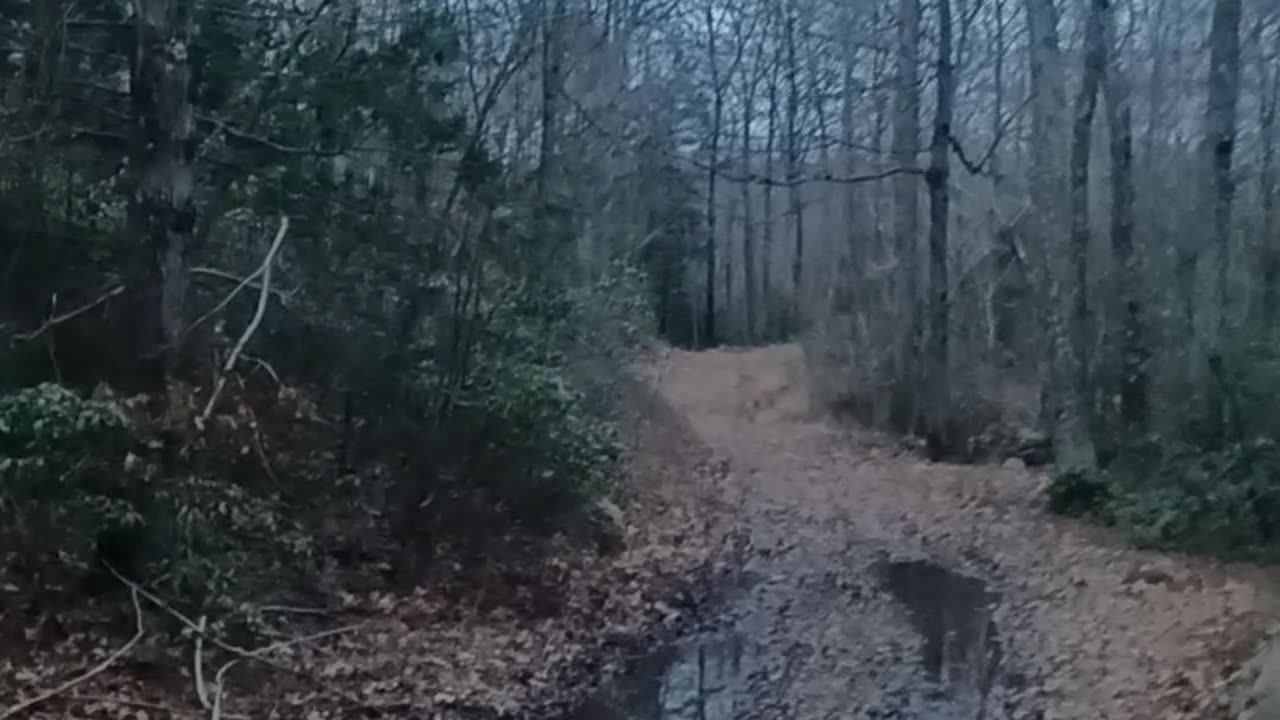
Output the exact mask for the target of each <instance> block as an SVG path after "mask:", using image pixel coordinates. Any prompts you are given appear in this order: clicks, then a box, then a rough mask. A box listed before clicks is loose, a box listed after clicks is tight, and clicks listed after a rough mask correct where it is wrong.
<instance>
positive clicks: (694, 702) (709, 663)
mask: <svg viewBox="0 0 1280 720" xmlns="http://www.w3.org/2000/svg"><path fill="white" fill-rule="evenodd" d="M744 651H745V643H744V642H743V640H742V639H741V638H740V637H738V636H736V635H725V636H716V637H708V638H699V639H697V640H695V641H690V642H688V643H685V644H682V645H679V646H674V647H668V648H665V649H663V650H661V651H659V652H655V653H653V654H651V655H648V656H646V657H644V658H641V659H640V660H638V661H637V662H636V663H635V664H634V665H633V666H632V668H631V669H630V672H628V673H627V675H626V676H625V677H623V678H620V679H618V680H617V681H615V682H614V683H612V684H611V685H610V686H609V687H607V688H606V689H605V690H604V691H603V692H601V693H599V694H597V695H596V696H595V697H593V698H592V699H591V700H589V701H588V702H587V703H586V704H585V705H584V706H583V707H582V708H581V709H580V710H579V711H578V712H577V713H576V714H575V715H574V716H573V720H732V718H734V717H735V712H736V710H738V708H737V707H736V706H735V702H740V700H739V699H738V698H739V693H738V692H737V690H738V687H739V683H740V681H741V680H742V678H743V677H744V673H743V659H744Z"/></svg>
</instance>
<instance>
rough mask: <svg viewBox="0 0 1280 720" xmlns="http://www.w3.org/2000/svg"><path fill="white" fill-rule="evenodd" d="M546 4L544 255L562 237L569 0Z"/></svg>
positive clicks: (540, 189) (541, 164)
mask: <svg viewBox="0 0 1280 720" xmlns="http://www.w3.org/2000/svg"><path fill="white" fill-rule="evenodd" d="M541 3H542V6H541V7H542V108H541V114H542V128H541V130H542V134H541V136H540V138H539V145H538V170H537V181H536V182H537V194H538V200H537V208H536V210H535V213H536V214H535V220H534V238H535V241H536V242H538V243H540V244H541V246H542V247H543V248H544V256H546V255H547V254H549V253H550V251H551V248H552V247H553V246H554V245H555V243H557V242H559V241H560V240H561V239H562V238H559V237H556V236H557V235H558V234H559V228H558V227H557V223H555V222H554V221H553V218H554V217H555V216H556V211H555V200H554V185H555V184H556V183H557V182H559V179H560V178H559V175H560V170H559V153H560V147H559V146H560V120H561V118H560V94H561V92H563V86H564V77H563V67H562V65H563V62H564V57H563V56H564V50H563V47H562V42H561V38H560V27H559V26H560V24H561V21H562V19H563V18H564V15H565V0H541Z"/></svg>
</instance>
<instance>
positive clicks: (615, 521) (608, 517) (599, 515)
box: [591, 498, 627, 554]
mask: <svg viewBox="0 0 1280 720" xmlns="http://www.w3.org/2000/svg"><path fill="white" fill-rule="evenodd" d="M592 510H593V512H592V513H591V529H592V534H593V536H594V540H595V543H596V546H597V547H598V548H599V549H600V551H601V552H604V553H609V554H612V553H615V552H618V551H620V550H622V548H623V547H624V546H625V545H626V538H627V519H626V516H625V515H623V514H622V508H620V507H618V506H617V505H615V504H614V503H613V502H612V501H611V500H609V499H607V498H601V499H600V500H598V501H596V504H595V507H593V508H592Z"/></svg>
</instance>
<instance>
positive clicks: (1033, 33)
mask: <svg viewBox="0 0 1280 720" xmlns="http://www.w3.org/2000/svg"><path fill="white" fill-rule="evenodd" d="M1024 5H1025V8H1026V13H1027V28H1028V34H1029V36H1030V37H1029V43H1030V47H1029V52H1028V59H1029V61H1030V68H1029V76H1030V83H1031V95H1032V100H1031V143H1030V144H1031V153H1030V155H1031V157H1030V178H1029V186H1030V195H1031V206H1032V215H1031V219H1030V221H1029V225H1030V236H1031V237H1030V240H1031V243H1028V244H1029V245H1032V246H1034V250H1035V253H1036V255H1037V258H1036V261H1035V275H1036V278H1035V280H1036V282H1035V293H1036V306H1037V308H1036V309H1037V314H1038V315H1039V319H1040V327H1041V336H1040V343H1039V346H1040V353H1041V354H1040V362H1039V365H1040V368H1039V376H1040V424H1041V426H1042V427H1043V428H1044V429H1045V430H1047V431H1049V432H1053V430H1054V428H1055V426H1056V425H1057V420H1056V418H1057V414H1058V410H1057V408H1058V403H1059V398H1058V395H1059V394H1060V393H1059V392H1058V388H1057V387H1056V385H1057V384H1058V381H1057V379H1056V378H1057V376H1058V375H1059V373H1058V372H1057V370H1056V356H1057V354H1058V348H1057V343H1058V339H1059V336H1060V334H1061V333H1060V332H1059V326H1060V324H1061V318H1060V317H1059V307H1058V305H1059V300H1058V298H1059V295H1060V292H1059V287H1058V282H1059V279H1058V278H1057V277H1056V276H1055V272H1054V269H1053V265H1054V264H1055V262H1054V258H1055V257H1057V256H1058V255H1059V254H1060V253H1062V252H1063V250H1064V249H1065V248H1064V246H1065V244H1066V242H1065V241H1066V236H1065V234H1064V233H1063V232H1062V228H1063V227H1064V226H1065V225H1066V222H1065V218H1064V217H1062V212H1061V206H1060V204H1059V203H1060V202H1061V199H1062V198H1063V197H1065V196H1066V194H1067V186H1068V182H1067V177H1066V174H1065V173H1064V172H1063V169H1064V167H1065V159H1066V152H1065V150H1064V147H1063V139H1064V138H1065V137H1066V133H1065V132H1064V131H1063V128H1062V126H1061V118H1062V117H1064V116H1065V115H1066V113H1067V102H1066V87H1065V80H1064V78H1065V75H1066V73H1065V68H1064V67H1063V64H1062V52H1061V50H1060V48H1059V43H1058V12H1057V8H1056V7H1055V5H1054V2H1053V0H1024Z"/></svg>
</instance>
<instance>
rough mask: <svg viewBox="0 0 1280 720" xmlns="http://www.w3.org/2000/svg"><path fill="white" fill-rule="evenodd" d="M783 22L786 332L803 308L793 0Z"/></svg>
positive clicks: (801, 220) (800, 189) (801, 202)
mask: <svg viewBox="0 0 1280 720" xmlns="http://www.w3.org/2000/svg"><path fill="white" fill-rule="evenodd" d="M784 11H785V12H786V13H787V16H786V19H785V21H784V27H785V32H786V37H785V40H786V46H787V184H788V186H789V190H790V200H791V208H790V212H791V221H792V223H793V228H794V232H795V255H794V256H793V257H792V264H791V292H792V296H791V311H790V313H789V316H788V318H787V323H786V324H787V327H786V329H785V332H787V333H790V332H793V331H794V330H795V329H796V327H797V326H798V324H799V323H800V318H801V314H802V308H803V307H804V200H803V196H802V193H803V189H804V186H803V185H802V184H801V182H800V173H801V170H800V137H799V132H800V128H799V126H798V125H799V120H800V78H799V75H800V64H799V60H798V59H797V58H796V27H795V25H796V19H795V3H794V2H789V3H787V5H786V7H785V8H784Z"/></svg>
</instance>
